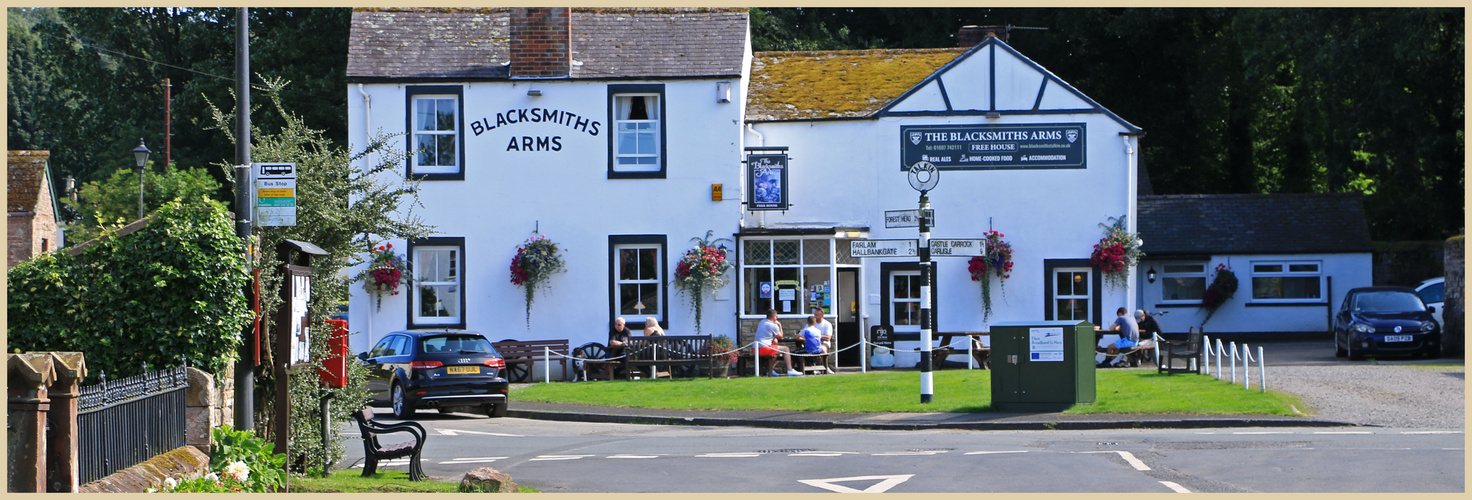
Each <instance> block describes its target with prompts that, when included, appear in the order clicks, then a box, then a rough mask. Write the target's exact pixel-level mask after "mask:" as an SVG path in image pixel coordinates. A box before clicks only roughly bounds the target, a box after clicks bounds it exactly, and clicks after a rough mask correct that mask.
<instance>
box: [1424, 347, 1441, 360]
mask: <svg viewBox="0 0 1472 500" xmlns="http://www.w3.org/2000/svg"><path fill="white" fill-rule="evenodd" d="M1440 357H1441V349H1432V350H1430V351H1426V359H1438V358H1440Z"/></svg>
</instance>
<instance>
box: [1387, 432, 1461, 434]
mask: <svg viewBox="0 0 1472 500" xmlns="http://www.w3.org/2000/svg"><path fill="white" fill-rule="evenodd" d="M1461 433H1462V431H1401V434H1461Z"/></svg>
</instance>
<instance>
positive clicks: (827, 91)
mask: <svg viewBox="0 0 1472 500" xmlns="http://www.w3.org/2000/svg"><path fill="white" fill-rule="evenodd" d="M967 49H968V47H954V48H940V49H875V50H828V51H802V52H758V53H756V54H754V55H753V62H752V68H751V83H750V88H749V95H748V98H747V105H746V119H747V120H748V121H781V120H811V119H833V118H840V119H841V118H862V117H867V116H870V115H872V114H873V113H874V112H876V111H879V110H880V109H882V108H884V107H885V106H886V105H888V104H889V103H890V102H892V101H894V100H895V99H896V98H898V97H900V96H901V95H904V93H905V92H908V91H909V90H910V89H911V88H913V87H915V86H916V85H919V84H920V82H922V81H923V80H925V78H926V77H928V76H930V75H931V74H932V73H934V72H935V71H936V70H939V69H940V68H941V67H942V66H945V65H946V64H947V63H949V62H951V61H952V60H954V59H956V57H958V56H960V55H961V54H962V53H964V52H966V50H967Z"/></svg>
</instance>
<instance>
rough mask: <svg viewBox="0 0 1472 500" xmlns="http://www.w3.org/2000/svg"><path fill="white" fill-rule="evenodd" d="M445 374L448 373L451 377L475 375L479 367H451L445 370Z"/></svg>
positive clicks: (478, 371)
mask: <svg viewBox="0 0 1472 500" xmlns="http://www.w3.org/2000/svg"><path fill="white" fill-rule="evenodd" d="M445 373H448V374H451V375H464V374H476V373H480V367H479V366H451V367H448V368H445Z"/></svg>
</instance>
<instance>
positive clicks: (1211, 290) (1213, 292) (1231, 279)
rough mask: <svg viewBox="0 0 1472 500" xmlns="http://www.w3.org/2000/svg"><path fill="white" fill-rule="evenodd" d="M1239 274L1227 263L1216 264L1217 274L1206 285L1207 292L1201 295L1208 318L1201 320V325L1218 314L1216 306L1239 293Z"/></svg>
mask: <svg viewBox="0 0 1472 500" xmlns="http://www.w3.org/2000/svg"><path fill="white" fill-rule="evenodd" d="M1237 284H1238V283H1237V274H1236V273H1233V272H1232V268H1231V267H1230V266H1228V265H1226V264H1217V265H1216V274H1215V275H1214V276H1212V278H1211V285H1210V286H1207V287H1206V293H1204V294H1202V295H1201V307H1205V308H1206V319H1203V320H1201V326H1203V327H1204V326H1206V322H1207V321H1208V320H1210V319H1211V315H1213V314H1216V308H1218V307H1221V306H1222V303H1224V302H1226V301H1227V299H1230V298H1232V296H1233V295H1236V293H1237Z"/></svg>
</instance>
